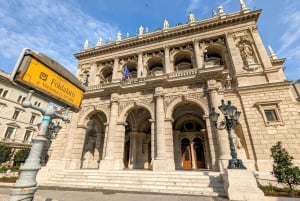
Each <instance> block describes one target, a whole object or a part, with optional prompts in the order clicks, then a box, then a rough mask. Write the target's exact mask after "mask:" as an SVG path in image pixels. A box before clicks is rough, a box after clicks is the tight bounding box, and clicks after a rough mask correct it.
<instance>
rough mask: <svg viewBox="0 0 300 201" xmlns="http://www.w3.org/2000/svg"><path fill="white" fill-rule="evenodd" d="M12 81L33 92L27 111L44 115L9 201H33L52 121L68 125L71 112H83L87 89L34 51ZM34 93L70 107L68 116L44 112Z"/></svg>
mask: <svg viewBox="0 0 300 201" xmlns="http://www.w3.org/2000/svg"><path fill="white" fill-rule="evenodd" d="M11 81H12V82H14V83H15V84H17V85H21V86H23V87H25V88H26V89H28V90H29V93H28V95H27V97H26V99H25V101H23V103H22V105H23V107H25V108H33V109H36V110H38V111H40V112H41V113H42V114H43V119H42V122H41V125H40V129H39V133H38V135H37V136H36V137H34V138H33V139H32V147H31V150H30V153H29V156H28V158H27V159H26V161H25V164H24V165H23V166H22V167H21V168H20V175H19V179H18V180H17V181H16V183H15V184H14V185H13V187H12V189H11V190H10V196H9V201H20V200H22V201H32V200H33V199H34V193H35V192H36V190H37V182H36V175H37V173H38V170H39V169H40V161H41V156H42V153H43V150H44V145H45V142H47V136H46V135H47V133H48V132H47V131H48V127H49V124H50V122H51V121H52V119H62V120H63V121H68V111H69V110H72V111H74V112H77V111H78V110H79V108H80V105H81V101H82V98H83V93H84V92H85V88H84V87H83V86H82V85H81V83H80V82H79V80H77V78H76V77H75V76H73V75H72V74H71V73H70V72H69V71H67V70H66V69H64V67H63V66H61V65H60V64H59V63H57V62H56V61H54V60H52V59H50V58H49V57H47V56H45V55H42V54H39V53H36V52H33V51H32V50H30V49H24V50H23V51H22V53H21V55H20V57H19V59H18V61H17V63H16V66H15V68H14V71H13V73H12V74H11ZM33 89H35V90H33ZM34 92H36V93H38V94H40V95H42V96H44V97H47V98H49V99H50V100H52V101H53V102H54V103H56V104H59V105H62V106H64V107H67V110H66V112H65V113H64V114H63V115H62V114H59V113H57V112H56V111H55V110H54V107H53V106H48V107H46V108H42V107H39V106H35V105H33V104H32V103H31V97H32V94H33V93H34Z"/></svg>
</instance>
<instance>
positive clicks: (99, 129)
mask: <svg viewBox="0 0 300 201" xmlns="http://www.w3.org/2000/svg"><path fill="white" fill-rule="evenodd" d="M106 122H107V119H106V116H105V114H104V113H103V112H100V111H97V112H94V113H92V114H91V115H90V117H89V120H88V121H87V123H86V135H85V140H84V146H83V151H82V157H81V168H98V167H99V162H100V160H102V155H103V147H104V137H105V130H106V125H105V123H106Z"/></svg>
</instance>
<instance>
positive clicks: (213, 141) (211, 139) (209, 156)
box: [203, 115, 219, 171]
mask: <svg viewBox="0 0 300 201" xmlns="http://www.w3.org/2000/svg"><path fill="white" fill-rule="evenodd" d="M203 119H204V120H205V122H206V131H207V141H206V143H205V145H206V147H209V149H206V151H205V153H206V155H205V158H206V165H207V168H208V169H213V170H214V171H218V170H219V163H218V162H216V157H217V156H216V155H217V153H216V151H217V150H216V149H217V147H218V144H217V143H218V141H217V136H216V135H215V133H213V132H212V131H213V130H214V129H212V127H211V124H210V120H209V117H208V116H207V115H205V116H203ZM204 142H205V141H204ZM208 150H210V153H209V152H208Z"/></svg>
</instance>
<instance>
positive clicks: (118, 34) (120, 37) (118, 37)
mask: <svg viewBox="0 0 300 201" xmlns="http://www.w3.org/2000/svg"><path fill="white" fill-rule="evenodd" d="M121 40H122V34H121V32H118V33H117V41H121Z"/></svg>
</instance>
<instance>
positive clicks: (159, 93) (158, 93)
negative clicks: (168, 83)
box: [154, 87, 164, 97]
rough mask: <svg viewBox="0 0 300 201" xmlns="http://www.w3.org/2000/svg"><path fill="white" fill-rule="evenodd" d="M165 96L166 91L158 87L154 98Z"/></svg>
mask: <svg viewBox="0 0 300 201" xmlns="http://www.w3.org/2000/svg"><path fill="white" fill-rule="evenodd" d="M158 96H164V89H163V88H162V87H156V88H155V92H154V97H158Z"/></svg>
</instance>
